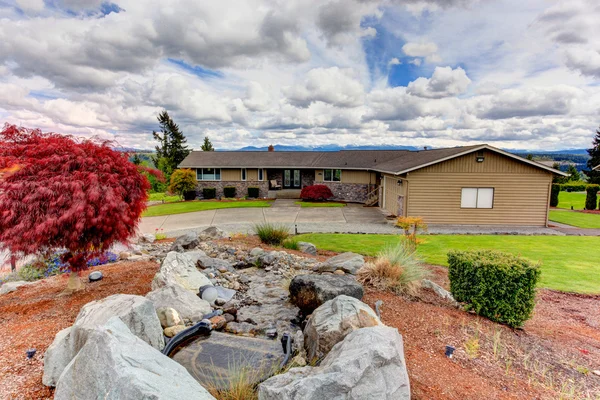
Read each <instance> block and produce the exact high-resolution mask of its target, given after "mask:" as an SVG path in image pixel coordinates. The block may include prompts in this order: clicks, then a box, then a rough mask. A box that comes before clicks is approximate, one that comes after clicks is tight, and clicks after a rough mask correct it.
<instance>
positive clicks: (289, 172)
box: [283, 169, 301, 189]
mask: <svg viewBox="0 0 600 400" xmlns="http://www.w3.org/2000/svg"><path fill="white" fill-rule="evenodd" d="M300 186H301V179H300V170H299V169H284V170H283V188H284V189H300Z"/></svg>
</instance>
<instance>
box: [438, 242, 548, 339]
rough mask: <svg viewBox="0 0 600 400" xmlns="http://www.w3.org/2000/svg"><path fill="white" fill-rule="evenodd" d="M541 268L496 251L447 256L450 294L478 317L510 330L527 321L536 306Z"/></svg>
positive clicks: (466, 252) (454, 252)
mask: <svg viewBox="0 0 600 400" xmlns="http://www.w3.org/2000/svg"><path fill="white" fill-rule="evenodd" d="M539 276H540V270H539V267H538V265H534V264H532V263H531V262H530V261H528V260H526V259H524V258H521V257H517V256H514V255H512V254H506V253H502V252H498V251H493V250H477V251H475V250H473V251H451V252H449V253H448V277H449V278H450V290H451V292H452V295H453V296H454V298H455V299H456V300H457V301H459V302H464V303H467V307H468V309H472V310H474V311H475V312H476V313H477V314H479V315H482V316H484V317H487V318H489V319H491V320H492V321H496V322H500V323H503V324H506V325H508V326H511V327H513V328H514V327H519V326H521V325H522V324H523V323H524V322H525V321H527V320H528V319H529V318H530V317H531V314H532V312H533V307H534V306H535V286H536V284H537V281H538V278H539Z"/></svg>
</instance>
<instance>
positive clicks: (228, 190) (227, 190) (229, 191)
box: [223, 186, 235, 198]
mask: <svg viewBox="0 0 600 400" xmlns="http://www.w3.org/2000/svg"><path fill="white" fill-rule="evenodd" d="M223 195H224V196H225V197H227V198H233V197H235V187H234V186H225V187H224V188H223Z"/></svg>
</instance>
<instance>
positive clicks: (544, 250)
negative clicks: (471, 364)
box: [296, 233, 600, 294]
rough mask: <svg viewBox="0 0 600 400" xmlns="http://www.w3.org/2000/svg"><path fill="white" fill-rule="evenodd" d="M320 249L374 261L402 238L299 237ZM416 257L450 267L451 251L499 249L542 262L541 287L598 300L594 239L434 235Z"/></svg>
mask: <svg viewBox="0 0 600 400" xmlns="http://www.w3.org/2000/svg"><path fill="white" fill-rule="evenodd" d="M296 238H297V239H298V240H301V241H305V242H310V243H313V244H315V245H316V246H317V248H319V249H323V250H331V251H339V252H342V251H352V252H355V253H360V254H364V255H368V256H376V255H377V253H378V252H379V251H380V250H381V249H382V248H383V247H385V246H389V245H393V244H396V243H398V240H399V239H400V236H399V235H351V234H316V233H315V234H306V235H299V236H297V237H296ZM420 239H422V240H423V243H422V244H420V245H419V247H418V249H417V254H418V255H419V256H420V257H421V258H422V259H423V261H425V262H427V263H429V264H434V265H444V266H447V261H448V260H447V253H448V251H449V250H451V249H456V250H477V249H495V250H499V251H505V252H508V253H512V254H516V255H520V256H523V257H526V258H528V259H530V260H532V261H541V262H542V266H541V270H542V276H541V279H540V281H539V284H538V285H539V286H540V287H544V288H549V289H555V290H561V291H565V292H576V293H590V294H599V293H600V287H599V286H598V282H600V264H598V262H597V255H596V254H595V252H594V251H592V249H597V248H598V247H599V246H600V237H593V236H588V237H585V236H512V235H506V236H499V235H475V236H470V235H431V236H420Z"/></svg>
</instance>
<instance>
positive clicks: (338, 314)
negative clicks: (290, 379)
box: [304, 296, 383, 360]
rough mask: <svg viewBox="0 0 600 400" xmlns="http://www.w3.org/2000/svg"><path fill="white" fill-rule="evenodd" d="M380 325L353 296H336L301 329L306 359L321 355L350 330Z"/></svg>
mask: <svg viewBox="0 0 600 400" xmlns="http://www.w3.org/2000/svg"><path fill="white" fill-rule="evenodd" d="M380 325H383V324H382V323H381V321H380V320H379V318H378V317H377V314H375V312H374V311H373V310H372V309H371V308H370V307H369V306H368V305H366V304H365V303H363V302H362V301H360V300H357V299H355V298H354V297H349V296H338V297H336V298H335V299H333V300H329V301H328V302H326V303H325V304H323V305H322V306H320V307H319V308H317V309H316V310H315V311H314V312H313V313H312V315H311V317H310V318H309V320H308V323H307V324H306V327H305V328H304V348H305V349H306V354H307V355H308V359H309V360H314V359H320V358H322V357H324V356H325V355H326V354H327V353H329V351H330V350H331V348H332V347H333V346H335V345H336V344H337V343H339V342H341V341H342V340H344V338H345V337H346V335H348V334H349V333H350V332H352V331H354V330H356V329H360V328H366V327H370V326H380Z"/></svg>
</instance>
